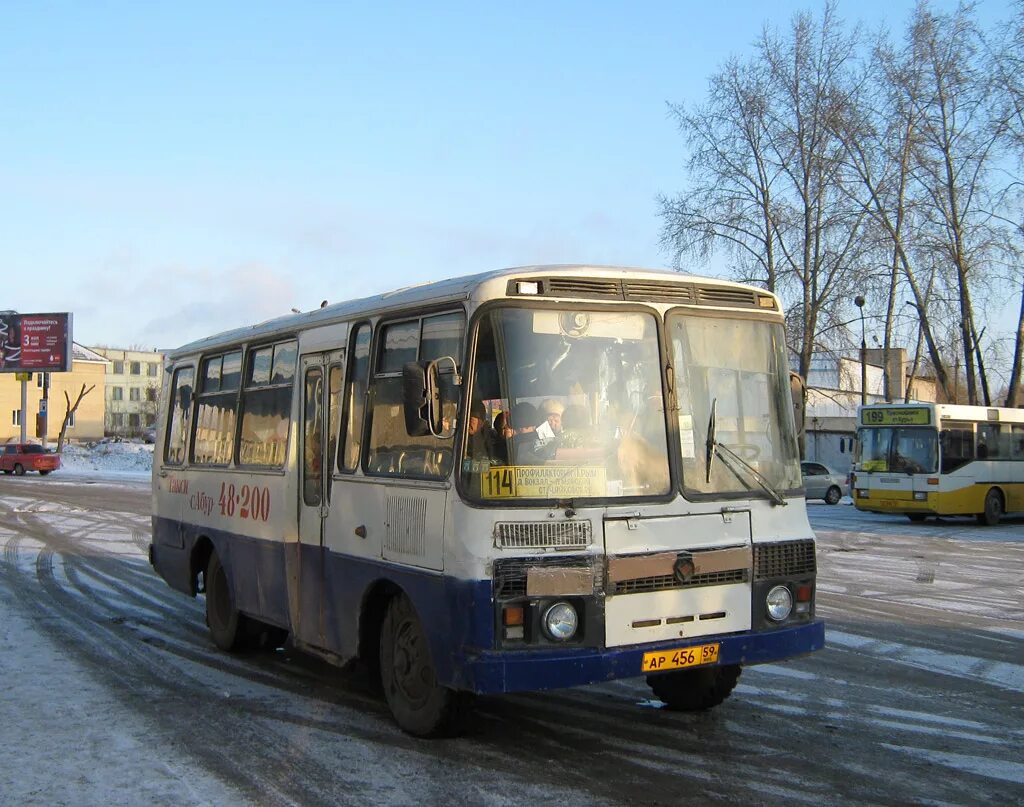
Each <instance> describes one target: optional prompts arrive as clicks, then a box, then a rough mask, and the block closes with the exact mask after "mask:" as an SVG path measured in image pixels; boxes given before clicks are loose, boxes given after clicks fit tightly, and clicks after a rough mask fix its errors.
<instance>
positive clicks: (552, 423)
mask: <svg viewBox="0 0 1024 807" xmlns="http://www.w3.org/2000/svg"><path fill="white" fill-rule="evenodd" d="M540 411H541V414H543V415H544V420H542V421H541V422H540V423H538V424H537V439H538V440H539V441H540V442H541V443H543V444H545V445H546V444H549V443H551V441H553V440H558V439H559V437H560V436H561V434H562V413H563V412H564V411H565V404H563V403H562V402H561V401H556V400H555V399H554V398H548V399H547V400H546V401H544V403H542V404H541V405H540Z"/></svg>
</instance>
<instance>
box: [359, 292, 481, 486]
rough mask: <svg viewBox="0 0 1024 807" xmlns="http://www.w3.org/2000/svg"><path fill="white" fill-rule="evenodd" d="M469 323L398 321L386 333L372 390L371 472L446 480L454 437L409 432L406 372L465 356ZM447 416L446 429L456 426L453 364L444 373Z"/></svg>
mask: <svg viewBox="0 0 1024 807" xmlns="http://www.w3.org/2000/svg"><path fill="white" fill-rule="evenodd" d="M465 327H466V320H465V316H464V315H463V314H462V312H457V313H450V314H440V315H437V316H432V317H423V318H420V319H415V320H409V321H406V322H395V323H391V324H388V325H385V326H384V327H383V329H382V331H381V334H382V335H381V339H380V353H379V354H378V356H377V363H376V367H377V370H376V372H375V374H374V377H373V386H372V389H371V392H370V400H371V409H370V412H369V413H368V417H369V446H368V452H367V458H366V469H367V472H369V473H377V474H387V475H400V476H413V477H427V478H435V479H437V478H443V477H445V476H447V475H448V473H449V472H450V470H451V466H452V438H448V439H442V438H439V437H434V436H433V435H432V434H426V435H417V436H412V435H410V434H409V433H408V432H407V431H406V426H405V413H404V409H403V406H402V399H403V396H402V368H403V367H404V365H405V364H407V363H408V362H413V361H429V360H432V359H438V358H441V357H442V356H452V357H453V358H455V360H456V361H458V360H459V358H460V357H461V353H462V337H463V332H464V331H465ZM440 386H441V400H442V410H443V411H442V417H443V422H444V424H445V427H446V428H449V429H450V427H451V426H453V425H454V423H455V404H454V402H455V401H456V400H457V394H458V390H457V388H456V387H455V385H454V381H453V375H452V368H451V365H450V363H449V364H448V366H447V367H444V368H441V372H440Z"/></svg>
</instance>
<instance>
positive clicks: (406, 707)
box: [380, 594, 472, 737]
mask: <svg viewBox="0 0 1024 807" xmlns="http://www.w3.org/2000/svg"><path fill="white" fill-rule="evenodd" d="M380 678H381V684H382V685H383V688H384V697H385V698H386V699H387V702H388V706H389V707H390V708H391V713H392V714H393V715H394V717H395V722H396V723H398V725H399V727H400V728H401V729H402V730H403V731H405V732H408V733H409V734H412V735H414V736H416V737H452V736H455V735H457V734H460V733H461V732H462V731H463V729H464V728H465V726H466V723H467V721H468V718H469V712H470V709H471V707H472V695H471V694H470V693H467V692H457V691H456V690H453V689H449V688H448V687H443V686H441V685H439V684H438V683H437V678H436V676H435V674H434V665H433V663H432V662H431V659H430V648H429V647H428V644H427V636H426V634H425V633H424V632H423V626H422V625H421V624H420V620H419V617H418V616H417V615H416V609H415V608H413V605H412V602H410V600H409V598H408V597H406V596H405V595H404V594H399V595H398V596H397V597H394V598H393V599H392V600H391V602H389V603H388V607H387V612H386V613H385V615H384V622H383V624H382V625H381V631H380Z"/></svg>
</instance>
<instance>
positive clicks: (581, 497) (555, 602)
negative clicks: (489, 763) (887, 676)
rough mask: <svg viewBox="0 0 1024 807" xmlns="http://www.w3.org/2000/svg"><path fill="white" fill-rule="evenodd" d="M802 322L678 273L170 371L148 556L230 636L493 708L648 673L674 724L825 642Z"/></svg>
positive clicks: (564, 281) (340, 331)
mask: <svg viewBox="0 0 1024 807" xmlns="http://www.w3.org/2000/svg"><path fill="white" fill-rule="evenodd" d="M790 401H791V399H790V387H789V372H788V362H787V354H786V341H785V335H784V322H783V316H782V311H781V310H780V307H779V303H778V300H777V299H776V297H775V296H773V295H772V294H770V293H768V292H766V291H764V290H761V289H756V288H752V287H748V286H742V285H739V284H736V283H730V282H726V281H720V280H711V279H706V278H699V277H691V276H686V275H682V274H679V273H673V272H664V271H647V270H636V269H619V268H598V267H590V266H570V267H566V266H554V267H544V266H541V267H528V268H518V269H507V270H503V271H497V272H492V273H488V274H481V275H476V276H472V277H465V278H458V279H452V280H446V281H443V282H438V283H433V284H429V285H424V286H418V287H415V288H410V289H403V290H399V291H396V292H393V293H389V294H384V295H381V296H378V297H371V298H368V299H363V300H357V301H353V302H347V303H339V304H335V305H328V306H325V307H323V308H320V309H317V310H315V311H311V312H309V313H300V314H295V315H289V316H285V317H281V318H279V319H275V320H272V321H269V322H265V323H262V324H259V325H255V326H253V327H251V328H242V329H238V330H234V331H230V332H227V333H223V334H220V335H217V336H214V337H210V338H208V339H203V340H200V341H197V342H194V343H192V344H189V345H185V346H184V347H181V348H179V349H177V350H175V351H173V352H171V353H170V354H169V356H168V360H167V365H166V375H165V383H164V386H163V391H162V394H161V416H160V418H159V432H158V435H157V447H156V455H155V458H154V466H153V492H154V496H153V501H154V513H153V541H152V545H151V551H150V559H151V562H152V564H153V566H154V567H155V568H156V570H157V571H158V572H159V573H160V574H161V575H162V576H163V577H164V579H165V580H166V581H167V582H168V583H169V584H170V585H171V586H173V587H174V588H176V589H179V590H181V591H182V592H184V593H186V594H189V595H192V596H195V595H197V594H199V593H204V594H205V599H206V616H207V622H208V624H209V627H210V632H211V634H212V638H213V641H214V642H215V643H216V644H217V645H218V646H219V647H221V648H223V649H225V650H236V649H239V648H243V647H246V646H252V645H254V644H261V645H267V644H269V645H280V644H281V643H283V642H284V641H285V639H286V638H289V637H290V641H291V642H292V643H293V644H294V646H295V647H296V648H299V649H301V650H304V651H307V652H311V653H314V654H317V655H319V656H321V657H323V658H326V659H328V660H331V661H334V662H337V663H344V662H346V661H348V660H352V659H357V658H358V659H362V660H363V661H364V662H365V663H366V665H367V667H368V668H369V669H370V670H371V671H372V672H373V673H374V674H378V675H379V676H380V680H381V683H382V685H383V689H384V693H385V697H386V699H387V702H388V705H389V706H390V708H391V711H392V713H393V714H394V717H395V719H396V721H397V723H398V724H399V725H400V726H401V728H402V729H404V730H405V731H407V732H409V733H412V734H414V735H419V736H434V735H442V734H452V733H455V732H457V731H459V730H460V728H461V727H462V725H463V724H464V721H465V719H466V717H467V715H468V713H469V705H470V704H471V701H472V696H473V695H474V694H478V693H480V694H482V693H504V692H521V691H530V690H545V689H553V688H559V687H570V686H576V685H581V684H589V683H593V682H599V681H607V680H610V679H615V678H626V677H631V676H647V681H648V683H649V684H650V686H651V688H652V689H653V691H654V693H655V694H656V695H657V697H658V698H660V699H661V700H662V701H663V702H664V703H665V704H667V706H668V707H669V708H673V709H681V710H696V709H706V708H709V707H712V706H715V705H716V704H718V703H720V702H721V701H722V700H724V699H725V698H726V697H728V695H729V694H730V692H731V691H732V689H733V687H734V686H735V684H736V681H737V679H738V677H739V674H740V669H741V667H743V666H744V665H749V664H757V663H762V662H775V661H780V660H782V659H787V658H791V657H793V656H798V655H801V654H805V653H809V652H811V651H814V650H817V649H819V648H821V647H822V646H823V644H824V626H823V624H822V623H821V621H819V620H817V619H816V618H815V612H814V592H815V573H816V566H815V542H814V534H813V532H812V531H811V528H810V525H809V523H808V521H807V514H806V510H805V506H804V498H803V495H802V490H801V476H800V462H799V455H798V448H797V440H796V435H795V429H794V424H793V412H792V408H791V403H790Z"/></svg>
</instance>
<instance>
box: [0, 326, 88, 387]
mask: <svg viewBox="0 0 1024 807" xmlns="http://www.w3.org/2000/svg"><path fill="white" fill-rule="evenodd" d="M70 369H71V314H69V313H61V314H15V313H13V312H7V313H2V314H0V373H23V372H33V371H39V372H43V371H46V372H53V373H61V372H68V371H69V370H70Z"/></svg>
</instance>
